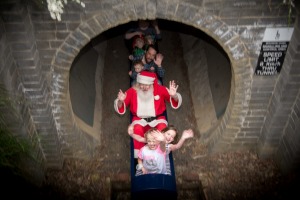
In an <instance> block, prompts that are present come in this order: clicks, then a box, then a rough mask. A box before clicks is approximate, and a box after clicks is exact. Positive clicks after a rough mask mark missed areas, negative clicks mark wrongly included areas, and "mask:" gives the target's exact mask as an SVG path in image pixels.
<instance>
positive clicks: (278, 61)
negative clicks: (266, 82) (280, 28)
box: [255, 42, 289, 75]
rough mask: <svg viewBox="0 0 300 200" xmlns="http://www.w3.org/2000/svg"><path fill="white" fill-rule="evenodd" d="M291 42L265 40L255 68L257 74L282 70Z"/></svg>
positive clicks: (271, 73)
mask: <svg viewBox="0 0 300 200" xmlns="http://www.w3.org/2000/svg"><path fill="white" fill-rule="evenodd" d="M288 45H289V42H263V43H262V46H261V50H260V54H259V57H258V61H257V66H256V69H255V74H256V75H276V74H277V73H279V72H280V70H281V67H282V64H283V61H284V58H285V54H286V51H287V48H288Z"/></svg>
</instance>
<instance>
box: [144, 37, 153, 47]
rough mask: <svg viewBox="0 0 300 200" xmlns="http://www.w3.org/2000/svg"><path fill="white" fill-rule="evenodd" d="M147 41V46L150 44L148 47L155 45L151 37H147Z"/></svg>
mask: <svg viewBox="0 0 300 200" xmlns="http://www.w3.org/2000/svg"><path fill="white" fill-rule="evenodd" d="M145 41H146V44H148V45H150V44H154V40H153V38H152V37H151V36H147V37H145Z"/></svg>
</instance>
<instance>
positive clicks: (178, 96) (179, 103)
mask: <svg viewBox="0 0 300 200" xmlns="http://www.w3.org/2000/svg"><path fill="white" fill-rule="evenodd" d="M176 95H177V99H178V105H177V107H175V106H174V105H173V104H172V97H171V96H170V102H171V107H172V108H174V109H177V108H179V107H180V106H181V104H182V96H181V94H179V93H178V92H177V93H176Z"/></svg>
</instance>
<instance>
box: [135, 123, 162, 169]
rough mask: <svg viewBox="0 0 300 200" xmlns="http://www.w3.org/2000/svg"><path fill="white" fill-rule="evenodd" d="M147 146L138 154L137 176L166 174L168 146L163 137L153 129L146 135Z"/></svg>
mask: <svg viewBox="0 0 300 200" xmlns="http://www.w3.org/2000/svg"><path fill="white" fill-rule="evenodd" d="M145 138H146V141H147V144H146V145H145V146H144V147H142V148H141V149H140V151H139V153H138V164H137V168H136V169H137V171H136V175H141V174H166V173H167V170H166V149H165V147H166V145H165V139H164V137H163V135H162V134H161V133H160V132H159V131H158V130H157V129H156V128H151V129H149V130H148V131H147V132H146V133H145Z"/></svg>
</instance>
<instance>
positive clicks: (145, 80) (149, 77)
mask: <svg viewBox="0 0 300 200" xmlns="http://www.w3.org/2000/svg"><path fill="white" fill-rule="evenodd" d="M136 81H137V82H138V83H141V84H146V85H152V84H154V83H156V82H157V76H156V74H155V73H154V72H149V71H146V70H144V71H141V72H140V73H139V74H138V75H137V77H136Z"/></svg>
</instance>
